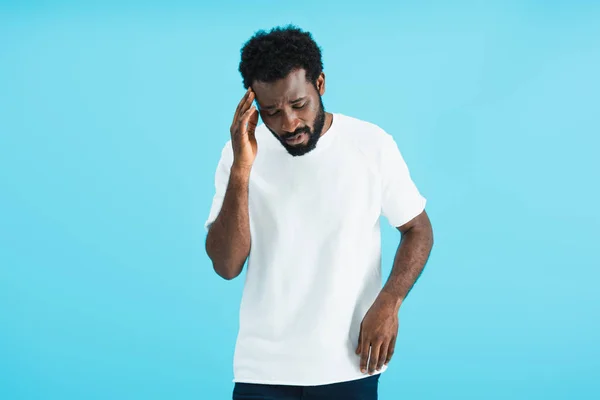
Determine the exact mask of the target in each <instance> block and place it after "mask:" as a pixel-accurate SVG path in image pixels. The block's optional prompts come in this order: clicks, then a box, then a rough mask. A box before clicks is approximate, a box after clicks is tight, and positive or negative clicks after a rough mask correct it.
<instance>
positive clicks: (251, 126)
mask: <svg viewBox="0 0 600 400" xmlns="http://www.w3.org/2000/svg"><path fill="white" fill-rule="evenodd" d="M252 108H253V109H254V110H253V111H252V112H251V113H250V118H248V135H254V131H255V130H256V125H257V124H258V110H256V107H254V106H252Z"/></svg>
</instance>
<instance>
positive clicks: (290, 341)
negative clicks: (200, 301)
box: [205, 114, 426, 385]
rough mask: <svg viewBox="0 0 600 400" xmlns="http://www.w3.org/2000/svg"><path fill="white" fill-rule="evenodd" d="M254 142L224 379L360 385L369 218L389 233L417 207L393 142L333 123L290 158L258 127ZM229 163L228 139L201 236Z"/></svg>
mask: <svg viewBox="0 0 600 400" xmlns="http://www.w3.org/2000/svg"><path fill="white" fill-rule="evenodd" d="M256 139H257V142H258V154H257V156H256V160H255V162H254V165H253V167H252V171H251V174H250V183H249V201H248V202H249V219H250V234H251V250H250V255H249V259H248V264H247V271H246V281H245V284H244V291H243V295H242V302H241V306H240V320H239V323H240V326H239V332H238V337H237V342H236V348H235V356H234V379H233V381H234V382H247V383H263V384H287V385H322V384H329V383H335V382H342V381H349V380H354V379H360V378H364V377H367V376H368V374H363V373H362V372H361V371H360V356H359V355H357V354H356V353H355V349H356V347H357V342H358V335H359V329H360V324H361V322H362V319H363V317H364V315H365V314H366V312H367V311H368V310H369V308H370V306H371V305H372V304H373V301H374V300H375V298H376V297H377V295H378V294H379V292H380V290H381V287H382V277H381V236H380V235H381V233H380V216H384V217H385V218H386V219H387V220H388V222H389V223H390V224H391V225H392V226H394V227H398V226H400V225H403V224H404V223H406V222H408V221H410V220H411V219H413V218H414V217H416V216H417V215H419V214H420V213H421V212H422V211H423V210H424V208H425V203H426V200H425V198H424V197H423V196H421V194H420V193H419V191H418V190H417V188H416V186H415V184H414V183H413V181H412V179H411V177H410V173H409V170H408V168H407V166H406V163H405V162H404V160H403V158H402V155H401V154H400V151H399V149H398V147H397V145H396V142H395V141H394V138H393V137H392V136H391V135H389V134H388V133H386V132H385V131H384V130H382V129H381V128H380V127H378V126H377V125H374V124H372V123H369V122H365V121H361V120H359V119H355V118H352V117H349V116H345V115H342V114H333V123H332V125H331V127H330V128H329V130H328V131H327V132H326V133H325V134H324V135H323V136H322V137H321V138H320V139H319V142H318V144H317V147H316V148H315V149H314V150H312V151H311V152H309V153H307V154H305V155H303V156H299V157H293V156H291V155H289V154H288V153H287V151H286V150H285V148H284V147H283V146H282V145H281V144H280V143H279V141H278V140H277V139H276V138H274V137H273V135H272V134H271V132H270V131H268V129H267V128H266V127H265V126H264V125H263V124H261V125H259V126H258V127H257V128H256ZM232 162H233V151H232V147H231V141H228V142H227V143H226V145H225V147H224V149H223V152H222V154H221V160H220V162H219V165H218V167H217V171H216V176H215V186H216V193H215V195H214V199H213V202H212V207H211V210H210V215H209V217H208V220H207V222H206V225H205V228H207V229H208V228H209V226H210V224H211V223H212V222H213V221H214V220H215V219H216V217H217V215H218V214H219V211H220V209H221V205H222V203H223V197H224V196H225V190H226V188H227V183H228V179H229V170H230V167H231V164H232ZM385 369H386V367H385V366H384V368H383V369H382V370H381V371H380V372H383V371H384V370H385Z"/></svg>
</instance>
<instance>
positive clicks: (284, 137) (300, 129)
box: [281, 126, 311, 140]
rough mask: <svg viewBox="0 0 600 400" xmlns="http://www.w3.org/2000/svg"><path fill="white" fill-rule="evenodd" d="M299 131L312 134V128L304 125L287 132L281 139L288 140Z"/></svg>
mask: <svg viewBox="0 0 600 400" xmlns="http://www.w3.org/2000/svg"><path fill="white" fill-rule="evenodd" d="M299 133H307V134H309V135H310V133H311V132H310V128H309V127H308V126H303V127H302V128H298V129H296V130H295V131H294V132H291V133H285V134H283V135H281V139H282V140H287V139H290V138H293V137H294V136H296V135H297V134H299Z"/></svg>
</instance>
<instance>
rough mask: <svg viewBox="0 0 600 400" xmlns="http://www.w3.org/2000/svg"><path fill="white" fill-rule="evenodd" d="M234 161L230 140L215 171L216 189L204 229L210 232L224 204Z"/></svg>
mask: <svg viewBox="0 0 600 400" xmlns="http://www.w3.org/2000/svg"><path fill="white" fill-rule="evenodd" d="M232 163H233V150H232V147H231V141H228V142H227V144H225V147H224V148H223V151H222V152H221V159H220V160H219V163H218V164H217V169H216V171H215V191H214V195H213V199H212V205H211V207H210V212H209V214H208V219H207V220H206V222H205V223H204V229H205V230H206V231H207V232H208V229H209V228H210V225H211V224H212V223H213V222H215V219H217V217H218V216H219V212H220V211H221V207H222V206H223V199H224V198H225V191H226V190H227V184H228V183H229V173H230V171H231V164H232Z"/></svg>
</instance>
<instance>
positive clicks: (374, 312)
mask: <svg viewBox="0 0 600 400" xmlns="http://www.w3.org/2000/svg"><path fill="white" fill-rule="evenodd" d="M397 229H398V230H399V231H400V234H401V240H400V245H399V246H398V250H397V251H396V256H395V258H394V265H393V267H392V272H391V273H390V276H389V278H388V280H387V282H386V284H385V285H384V286H383V289H382V290H381V292H380V293H379V296H377V298H376V299H375V301H374V302H373V305H372V306H371V308H370V309H369V311H367V314H366V315H365V317H364V318H363V321H362V323H361V327H360V335H359V338H358V346H357V348H356V354H359V355H360V369H361V371H362V372H363V373H367V372H368V373H369V374H373V373H375V371H378V370H380V369H381V368H382V367H383V365H384V364H385V365H387V364H388V363H389V362H390V360H391V359H392V356H393V354H394V350H395V346H396V338H397V337H398V326H399V325H398V312H399V310H400V306H401V305H402V302H403V301H404V299H405V298H406V296H407V295H408V293H409V292H410V290H411V289H412V287H413V285H414V284H415V282H416V281H417V279H418V278H419V276H420V275H421V272H423V268H424V267H425V263H426V262H427V259H428V258H429V254H430V253H431V249H432V247H433V230H432V228H431V222H430V220H429V217H428V216H427V213H426V212H425V211H423V212H422V213H421V214H419V215H418V216H417V217H415V218H413V219H412V220H411V221H409V222H407V223H406V224H404V225H402V226H400V227H398V228H397ZM369 350H370V353H371V358H370V360H369ZM367 362H368V364H367Z"/></svg>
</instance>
